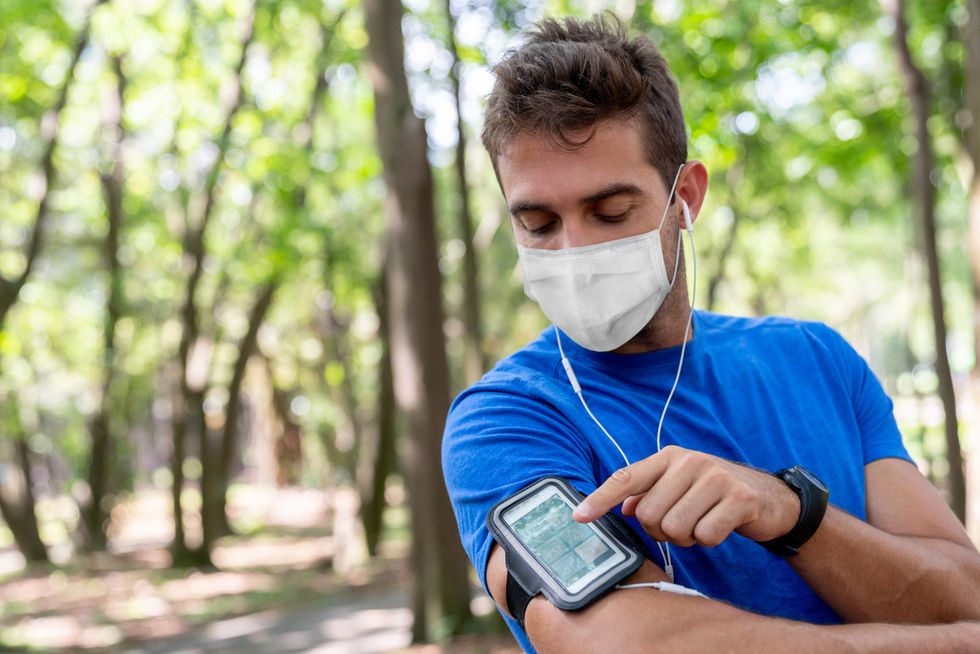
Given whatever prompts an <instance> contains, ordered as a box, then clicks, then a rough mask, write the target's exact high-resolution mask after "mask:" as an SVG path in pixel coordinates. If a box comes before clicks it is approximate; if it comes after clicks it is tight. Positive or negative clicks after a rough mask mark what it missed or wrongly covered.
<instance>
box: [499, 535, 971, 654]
mask: <svg viewBox="0 0 980 654" xmlns="http://www.w3.org/2000/svg"><path fill="white" fill-rule="evenodd" d="M506 575H507V570H506V567H505V564H504V553H503V550H502V549H501V548H500V547H499V546H497V545H494V547H493V550H492V551H491V555H490V561H489V563H488V565H487V583H488V585H489V587H490V591H491V594H492V595H493V597H494V599H496V600H498V602H497V603H498V604H500V605H501V607H502V608H503V609H504V610H506V600H505V599H504V598H505V596H506V590H505V588H506V583H507V576H506ZM666 579H667V575H665V574H664V573H663V571H661V570H660V569H659V568H658V567H657V566H655V565H654V564H653V563H651V562H650V561H647V562H646V563H645V564H644V566H643V567H642V568H641V569H640V570H639V571H637V572H636V574H634V575H633V577H631V578H630V579H629V581H630V582H636V581H665V580H666ZM524 617H525V624H526V627H527V634H528V637H529V638H530V639H531V642H532V644H533V645H534V647H535V649H537V651H538V652H539V653H540V654H551V653H553V652H554V653H564V652H576V653H581V654H592V653H596V654H599V653H606V652H618V653H623V654H632V653H640V652H646V653H649V652H671V654H685V653H687V652H691V653H701V652H716V651H717V652H721V651H724V652H732V653H733V654H737V653H739V652H746V653H749V652H751V653H753V654H754V653H757V652H761V651H777V652H780V651H792V652H798V653H800V654H806V653H808V652H814V653H817V652H842V653H843V652H868V653H871V652H888V653H890V654H902V653H903V652H909V653H913V652H914V653H916V654H920V653H926V652H936V653H939V652H970V651H975V647H976V643H978V642H980V625H978V624H974V623H958V624H953V625H941V626H909V625H878V624H865V625H835V626H817V625H811V624H807V623H804V622H793V621H791V620H783V619H779V618H770V617H765V616H760V615H756V614H754V613H749V612H747V611H742V610H739V609H736V608H734V607H732V606H729V605H728V604H725V603H723V602H718V601H715V600H710V599H705V598H700V597H689V596H683V595H675V594H672V593H665V592H661V591H658V590H654V589H648V588H636V589H624V590H614V591H612V592H611V593H609V594H608V595H606V596H605V597H603V598H602V599H600V600H599V601H597V602H596V603H595V604H592V605H591V606H589V607H587V608H585V609H583V610H581V611H575V612H570V611H562V610H560V609H558V608H556V607H554V606H553V605H552V604H551V603H549V602H548V601H547V600H545V599H544V598H542V597H541V596H537V597H535V598H534V599H532V600H531V603H530V604H529V605H528V607H527V612H526V613H525V616H524Z"/></svg>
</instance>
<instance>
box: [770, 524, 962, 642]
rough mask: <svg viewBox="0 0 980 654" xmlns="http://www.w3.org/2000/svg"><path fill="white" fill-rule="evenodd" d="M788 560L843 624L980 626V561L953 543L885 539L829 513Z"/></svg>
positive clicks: (873, 530)
mask: <svg viewBox="0 0 980 654" xmlns="http://www.w3.org/2000/svg"><path fill="white" fill-rule="evenodd" d="M789 561H790V563H791V565H792V566H793V568H794V569H796V571H797V573H799V575H800V576H801V577H802V578H803V579H804V580H805V581H806V582H807V584H808V585H809V586H810V587H811V588H812V589H813V590H814V592H816V593H817V594H818V595H819V596H820V597H821V598H822V599H823V600H824V601H825V602H827V604H829V605H830V606H831V607H833V609H834V610H835V611H837V613H838V615H840V616H841V617H842V618H843V619H844V620H845V621H847V622H911V623H919V624H924V623H938V622H953V621H956V620H978V619H980V555H978V554H977V553H976V551H971V550H969V549H967V548H966V547H964V546H961V545H958V544H955V543H951V542H948V541H944V540H938V539H932V538H918V537H914V536H896V535H893V534H889V533H887V532H884V531H882V530H880V529H876V528H875V527H872V526H871V525H868V524H867V523H865V522H862V521H861V520H858V519H857V518H855V517H853V516H850V515H848V514H847V513H845V512H843V511H840V510H839V509H836V508H834V507H831V508H829V509H828V511H827V515H826V516H825V517H824V520H823V523H821V525H820V528H819V529H818V530H817V532H816V533H815V534H814V535H813V538H811V539H810V541H809V542H808V543H807V544H806V545H804V546H803V547H802V548H801V549H800V553H799V555H798V556H796V557H792V558H791V559H789Z"/></svg>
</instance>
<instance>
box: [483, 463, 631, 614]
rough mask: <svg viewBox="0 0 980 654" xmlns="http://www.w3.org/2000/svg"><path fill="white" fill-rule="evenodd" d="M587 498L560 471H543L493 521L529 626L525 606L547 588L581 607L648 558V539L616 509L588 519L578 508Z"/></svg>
mask: <svg viewBox="0 0 980 654" xmlns="http://www.w3.org/2000/svg"><path fill="white" fill-rule="evenodd" d="M583 499H585V498H584V496H583V495H582V494H581V493H579V492H578V491H577V490H575V488H573V487H572V486H571V484H569V483H568V482H567V481H566V480H565V479H562V478H561V477H545V478H543V479H540V480H538V481H536V482H534V483H533V484H531V485H529V486H527V487H526V488H524V489H522V490H521V491H519V492H517V493H515V494H514V495H512V496H510V497H508V498H506V499H504V500H502V501H501V502H498V503H497V504H496V505H495V506H494V507H493V509H491V511H490V513H489V515H488V516H487V526H488V528H489V529H490V532H491V533H492V534H493V536H494V538H495V539H496V541H497V542H498V543H499V544H500V546H501V547H502V548H503V549H504V555H505V562H506V566H507V591H506V600H507V608H508V610H509V611H510V613H511V615H512V616H513V617H514V619H515V620H516V621H517V623H518V624H519V625H520V626H521V628H522V629H523V628H524V613H525V611H526V609H527V605H528V604H529V603H530V602H531V599H532V598H533V597H534V596H535V595H537V594H539V593H541V594H543V595H544V596H545V597H546V598H547V599H548V601H550V602H551V603H552V604H554V605H555V606H557V607H558V608H560V609H563V610H566V611H576V610H579V609H581V608H584V607H586V606H588V605H590V604H592V603H593V602H595V601H596V600H597V599H599V598H600V597H602V596H603V595H605V594H606V593H607V592H609V591H610V590H612V588H614V587H615V586H616V584H618V583H620V582H621V581H622V580H623V579H625V578H626V577H628V576H629V575H631V574H633V572H635V571H636V570H637V569H639V567H640V566H641V565H642V564H643V560H644V558H645V556H644V554H643V551H644V548H643V545H642V543H641V541H640V540H639V539H638V538H637V537H636V534H635V533H634V532H633V530H632V529H630V527H629V525H628V524H626V522H625V521H624V520H623V519H622V518H620V517H619V516H618V515H616V514H614V513H612V512H610V513H607V514H606V515H604V516H602V517H600V518H598V519H596V520H594V521H592V522H590V523H587V524H581V523H578V522H575V521H574V520H573V519H572V517H571V514H572V510H573V509H574V508H575V507H576V506H578V504H579V503H580V502H581V501H582V500H583Z"/></svg>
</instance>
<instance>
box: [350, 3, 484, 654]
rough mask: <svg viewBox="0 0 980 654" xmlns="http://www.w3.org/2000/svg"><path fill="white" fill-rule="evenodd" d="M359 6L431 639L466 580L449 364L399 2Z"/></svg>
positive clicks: (452, 612) (417, 552)
mask: <svg viewBox="0 0 980 654" xmlns="http://www.w3.org/2000/svg"><path fill="white" fill-rule="evenodd" d="M364 10H365V22H366V25H367V31H368V37H369V44H368V64H369V66H368V71H369V75H370V78H371V82H372V84H373V86H374V97H375V103H374V106H375V126H376V129H377V133H378V147H379V151H380V154H381V159H382V162H383V166H384V181H385V185H386V187H387V194H386V200H385V212H386V214H387V217H388V229H389V232H388V238H389V239H390V240H389V243H390V248H389V250H388V253H389V256H388V261H387V264H388V266H389V270H388V288H387V290H388V302H389V309H390V311H389V314H388V315H389V319H390V325H389V337H390V339H391V358H392V369H393V375H394V377H393V379H394V390H395V401H396V404H397V406H398V408H399V409H400V410H401V411H403V412H404V414H405V417H406V423H407V427H408V446H407V447H406V459H405V465H404V466H403V470H404V471H405V475H406V479H407V481H408V489H409V506H410V508H411V512H412V555H411V559H412V563H413V569H414V571H415V574H416V579H415V587H414V589H413V593H412V602H411V604H412V609H413V611H414V612H415V624H414V625H413V628H412V637H413V639H414V640H415V641H416V642H418V641H427V640H431V639H432V638H433V637H434V635H435V634H434V631H433V627H434V626H435V623H436V621H439V622H440V623H442V624H443V625H444V626H446V627H448V629H447V630H448V631H449V632H450V633H455V632H458V631H459V630H460V629H461V628H463V627H464V624H465V623H468V622H469V621H470V619H471V616H470V610H469V584H468V582H467V564H466V558H465V556H464V554H463V551H462V549H461V548H460V546H459V540H458V538H457V537H456V533H457V532H456V524H455V519H454V518H453V514H452V508H451V506H450V503H449V497H448V495H447V494H446V490H445V487H444V485H443V483H442V475H441V474H440V472H439V471H440V469H441V466H440V445H441V440H442V433H443V429H444V427H445V419H446V413H447V411H448V409H449V366H448V362H447V360H446V349H445V340H444V335H443V329H442V323H443V310H442V279H441V276H440V273H439V267H438V253H437V252H438V251H437V245H436V228H435V210H434V206H433V193H432V172H431V170H430V168H429V162H428V159H427V152H426V134H425V126H424V124H423V122H422V120H421V119H419V118H418V117H417V116H416V115H415V114H414V112H413V110H412V103H411V97H410V95H409V90H408V81H407V79H406V76H405V69H404V59H403V56H404V40H403V36H402V32H401V20H402V5H401V2H399V1H392V0H367V2H365V3H364Z"/></svg>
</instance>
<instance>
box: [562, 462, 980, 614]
mask: <svg viewBox="0 0 980 654" xmlns="http://www.w3.org/2000/svg"><path fill="white" fill-rule="evenodd" d="M865 483H866V487H867V490H866V497H867V500H866V502H867V514H868V523H865V522H862V521H861V520H858V519H856V518H853V517H852V516H849V515H847V514H846V513H844V512H843V511H839V510H837V509H835V508H830V509H829V510H828V512H827V515H826V516H825V517H824V520H823V522H822V523H821V525H820V528H819V529H818V530H817V532H816V533H815V534H814V535H813V537H812V538H811V539H810V540H809V541H808V542H807V543H806V544H805V545H804V546H803V547H801V548H800V553H799V555H798V556H796V557H790V558H789V562H790V564H791V565H793V567H794V568H795V569H796V571H797V572H798V573H799V574H800V576H801V577H803V579H804V580H805V581H806V582H807V583H808V584H809V585H810V587H811V588H812V589H813V590H814V592H816V593H817V594H818V595H819V596H820V597H821V598H822V599H823V600H824V601H825V602H827V604H829V605H830V606H831V607H833V608H834V610H835V611H837V613H838V614H839V615H840V616H841V617H843V618H844V619H845V620H846V621H848V622H911V623H916V624H931V623H937V622H954V621H956V620H980V554H978V553H977V551H976V549H975V548H974V547H973V545H972V543H971V542H970V540H969V538H968V537H967V535H966V532H965V531H964V530H963V527H962V526H960V524H959V521H958V520H957V519H956V517H955V516H954V515H953V513H952V512H951V511H950V510H949V508H948V507H947V506H946V504H945V502H943V500H942V498H940V497H939V494H938V493H937V492H936V490H935V489H934V488H933V487H932V484H930V483H929V481H928V480H927V479H925V478H924V477H923V476H922V475H921V474H920V473H919V471H918V470H916V468H915V466H913V465H911V464H909V463H908V462H907V461H902V460H899V459H880V460H878V461H874V462H872V463H870V464H868V465H867V466H865ZM830 491H831V500H833V491H834V489H832V488H831V489H830ZM620 503H622V504H623V514H624V515H635V516H636V518H637V519H638V520H639V521H640V524H641V525H642V526H643V528H644V530H645V531H646V532H647V533H648V534H649V535H650V536H652V537H653V538H655V539H657V540H660V541H670V542H671V543H676V544H678V545H681V546H685V547H686V546H688V545H691V544H693V543H699V544H700V545H704V546H707V547H711V546H714V545H717V544H719V543H720V542H722V541H723V540H725V539H726V538H727V537H728V536H729V535H730V534H731V533H732V532H733V531H734V532H737V533H739V534H742V535H743V536H746V537H748V538H751V539H753V540H757V541H766V540H770V539H772V538H776V537H779V536H781V535H783V534H785V533H787V532H788V531H789V530H790V529H791V528H792V526H793V525H794V524H795V523H796V520H797V518H798V517H799V513H800V500H799V498H798V497H797V496H796V494H795V493H793V492H792V491H790V490H789V487H788V486H787V485H786V484H785V483H783V482H782V481H780V480H779V479H777V478H776V477H774V476H772V475H770V474H768V473H765V472H761V471H758V470H755V469H752V468H748V467H746V466H741V465H736V464H734V463H732V462H730V461H725V460H723V459H720V458H718V457H715V456H712V455H709V454H704V453H702V452H695V451H692V450H685V449H683V448H678V447H674V446H668V447H665V448H664V449H663V450H662V451H661V452H659V453H658V454H654V455H652V456H650V457H647V458H646V459H643V460H642V461H638V462H637V463H634V464H633V465H631V466H628V467H626V468H621V469H620V470H617V471H616V472H615V473H613V475H612V476H611V477H609V479H607V480H606V481H605V482H604V483H603V484H602V485H601V486H600V487H599V488H598V489H596V490H595V491H594V492H593V493H592V494H591V495H590V496H589V497H588V498H586V499H585V500H584V501H583V502H582V504H581V505H579V507H578V508H577V509H576V511H575V514H574V515H576V519H578V520H580V521H587V520H592V519H595V517H597V516H598V515H601V514H603V513H605V512H606V511H608V510H609V509H611V508H612V507H614V506H616V505H618V504H620ZM760 554H761V552H760Z"/></svg>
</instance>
